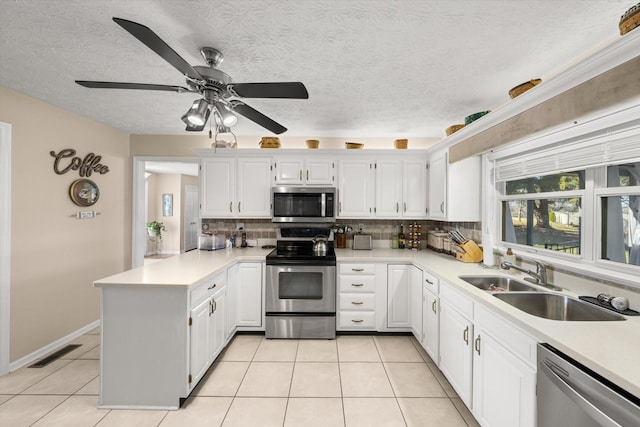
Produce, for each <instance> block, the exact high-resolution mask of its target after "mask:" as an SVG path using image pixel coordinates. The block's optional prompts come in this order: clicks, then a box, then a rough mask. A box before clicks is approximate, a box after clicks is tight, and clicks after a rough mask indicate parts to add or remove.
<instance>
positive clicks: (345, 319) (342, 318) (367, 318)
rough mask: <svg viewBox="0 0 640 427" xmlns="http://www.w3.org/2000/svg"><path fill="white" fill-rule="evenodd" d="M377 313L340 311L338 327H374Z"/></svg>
mask: <svg viewBox="0 0 640 427" xmlns="http://www.w3.org/2000/svg"><path fill="white" fill-rule="evenodd" d="M375 324H376V313H375V312H373V311H340V312H339V313H338V328H340V329H374V328H375Z"/></svg>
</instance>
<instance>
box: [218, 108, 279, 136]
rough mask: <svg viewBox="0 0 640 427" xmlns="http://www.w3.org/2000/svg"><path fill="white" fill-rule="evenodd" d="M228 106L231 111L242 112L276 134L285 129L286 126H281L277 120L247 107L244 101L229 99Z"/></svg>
mask: <svg viewBox="0 0 640 427" xmlns="http://www.w3.org/2000/svg"><path fill="white" fill-rule="evenodd" d="M230 106H231V109H232V110H233V111H235V112H237V113H239V114H242V115H243V116H245V117H246V118H247V119H249V120H251V121H253V122H255V123H257V124H259V125H260V126H262V127H263V128H265V129H268V130H270V131H271V132H273V133H275V134H276V135H279V134H281V133H283V132H286V131H287V128H286V127H284V126H282V125H281V124H280V123H277V122H275V121H273V120H272V119H270V118H269V117H267V116H265V115H264V114H262V113H261V112H259V111H258V110H256V109H254V108H251V107H249V106H248V105H247V104H245V103H244V102H240V101H231V102H230Z"/></svg>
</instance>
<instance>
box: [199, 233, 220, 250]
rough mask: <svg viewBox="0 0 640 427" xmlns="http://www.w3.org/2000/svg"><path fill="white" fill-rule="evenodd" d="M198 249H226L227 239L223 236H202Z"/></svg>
mask: <svg viewBox="0 0 640 427" xmlns="http://www.w3.org/2000/svg"><path fill="white" fill-rule="evenodd" d="M198 243H199V244H198V248H199V249H200V250H203V251H217V250H218V249H224V243H225V238H224V235H223V234H201V235H200V239H199V242H198Z"/></svg>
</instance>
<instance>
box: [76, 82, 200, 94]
mask: <svg viewBox="0 0 640 427" xmlns="http://www.w3.org/2000/svg"><path fill="white" fill-rule="evenodd" d="M76 83H78V84H79V85H80V86H84V87H88V88H92V89H140V90H163V91H167V92H178V93H183V92H190V90H189V89H187V88H186V87H182V86H169V85H153V84H146V83H120V82H94V81H90V80H76Z"/></svg>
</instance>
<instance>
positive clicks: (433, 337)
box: [421, 284, 440, 365]
mask: <svg viewBox="0 0 640 427" xmlns="http://www.w3.org/2000/svg"><path fill="white" fill-rule="evenodd" d="M422 298H423V302H422V341H421V343H422V347H423V348H424V349H425V350H426V351H427V353H428V354H429V356H430V357H431V360H433V362H434V363H435V364H436V365H437V364H438V363H439V359H440V349H439V343H440V329H439V328H440V315H439V314H440V313H439V311H440V298H438V296H437V295H436V294H434V293H433V292H431V288H430V287H429V285H426V284H425V285H424V286H423V287H422Z"/></svg>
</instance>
